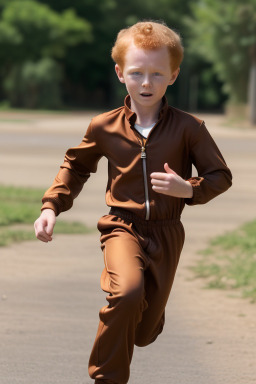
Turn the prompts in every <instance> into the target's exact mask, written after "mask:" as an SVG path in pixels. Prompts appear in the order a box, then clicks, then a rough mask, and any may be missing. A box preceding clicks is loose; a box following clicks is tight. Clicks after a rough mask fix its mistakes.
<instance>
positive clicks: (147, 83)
mask: <svg viewBox="0 0 256 384" xmlns="http://www.w3.org/2000/svg"><path fill="white" fill-rule="evenodd" d="M150 85H151V83H150V78H149V76H148V75H146V76H144V78H143V81H142V86H143V87H149V86H150Z"/></svg>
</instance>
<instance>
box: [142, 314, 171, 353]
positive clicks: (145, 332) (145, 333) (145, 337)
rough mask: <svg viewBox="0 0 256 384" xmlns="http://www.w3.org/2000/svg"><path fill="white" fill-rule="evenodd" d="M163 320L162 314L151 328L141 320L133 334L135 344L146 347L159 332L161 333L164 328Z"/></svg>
mask: <svg viewBox="0 0 256 384" xmlns="http://www.w3.org/2000/svg"><path fill="white" fill-rule="evenodd" d="M164 322H165V319H164V315H163V316H162V318H161V320H160V322H159V323H158V325H157V326H156V327H155V328H154V329H153V330H152V329H149V327H147V325H146V324H144V323H143V321H142V322H141V323H140V324H138V327H137V329H136V334H135V345H136V346H137V347H146V346H147V345H149V344H152V343H153V342H154V341H155V340H156V339H157V337H158V336H159V335H160V333H162V331H163V328H164Z"/></svg>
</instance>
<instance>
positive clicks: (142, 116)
mask: <svg viewBox="0 0 256 384" xmlns="http://www.w3.org/2000/svg"><path fill="white" fill-rule="evenodd" d="M161 106H162V100H160V101H159V102H158V103H157V104H155V105H153V106H150V107H143V106H141V105H138V104H136V103H135V102H134V101H133V100H132V99H131V110H132V111H133V112H135V113H136V116H137V119H136V124H138V125H140V126H141V127H149V126H150V125H152V124H154V123H155V122H156V121H157V120H158V115H159V111H160V109H161Z"/></svg>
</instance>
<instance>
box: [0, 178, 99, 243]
mask: <svg viewBox="0 0 256 384" xmlns="http://www.w3.org/2000/svg"><path fill="white" fill-rule="evenodd" d="M43 193H44V191H43V190H40V189H33V188H17V187H8V186H1V185H0V246H6V245H9V244H11V243H14V242H20V241H25V240H34V239H35V234H34V228H33V223H34V221H35V220H36V219H37V217H38V216H39V214H40V207H41V199H42V196H43ZM88 232H91V229H89V228H87V227H86V226H85V225H84V224H82V223H77V222H65V221H61V220H57V223H56V226H55V229H54V233H65V234H82V233H88Z"/></svg>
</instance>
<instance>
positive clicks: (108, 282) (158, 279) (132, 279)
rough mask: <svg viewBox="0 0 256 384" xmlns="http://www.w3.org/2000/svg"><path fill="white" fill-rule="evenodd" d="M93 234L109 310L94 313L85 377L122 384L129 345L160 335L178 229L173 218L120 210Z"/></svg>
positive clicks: (178, 246) (175, 262)
mask: <svg viewBox="0 0 256 384" xmlns="http://www.w3.org/2000/svg"><path fill="white" fill-rule="evenodd" d="M98 229H99V231H100V232H101V234H102V235H101V243H102V250H103V252H104V262H105V269H104V271H103V273H102V276H101V288H102V289H103V290H104V291H105V292H107V293H109V295H108V296H107V301H108V303H109V305H108V306H105V307H103V308H102V309H101V310H100V313H99V317H100V323H99V327H98V332H97V335H96V339H95V343H94V346H93V349H92V353H91V357H90V360H89V374H90V377H91V378H92V379H96V381H95V382H96V383H99V384H100V383H102V384H103V383H108V384H125V383H127V382H128V379H129V373H130V363H131V359H132V354H133V349H134V345H137V346H146V345H148V344H150V343H152V342H153V341H154V340H155V339H156V338H157V336H158V335H159V334H160V333H161V332H162V329H163V326H164V313H165V306H166V303H167V300H168V297H169V294H170V291H171V287H172V284H173V280H174V276H175V272H176V268H177V265H178V262H179V256H180V253H181V250H182V247H183V242H184V229H183V226H182V224H181V222H180V220H179V219H178V220H157V221H145V220H142V219H139V218H138V217H135V215H133V214H131V213H130V212H127V211H124V210H121V209H112V210H111V212H110V214H109V215H106V216H103V217H102V218H101V219H100V221H99V223H98Z"/></svg>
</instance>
